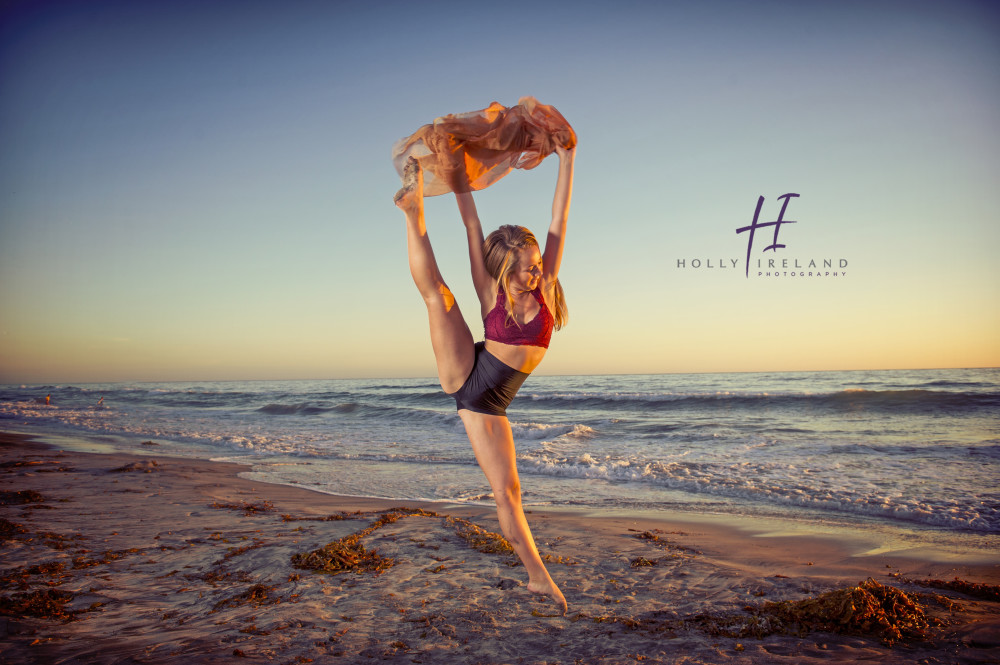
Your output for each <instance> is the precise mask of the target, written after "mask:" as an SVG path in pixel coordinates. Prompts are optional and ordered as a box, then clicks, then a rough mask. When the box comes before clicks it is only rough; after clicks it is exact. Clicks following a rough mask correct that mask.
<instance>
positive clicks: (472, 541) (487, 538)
mask: <svg viewBox="0 0 1000 665" xmlns="http://www.w3.org/2000/svg"><path fill="white" fill-rule="evenodd" d="M448 524H451V525H452V526H454V527H455V533H457V534H458V536H459V538H461V539H462V540H464V541H465V542H466V543H468V544H469V547H471V548H472V549H474V550H476V551H477V552H482V553H483V554H504V555H506V556H512V557H513V556H516V552H514V548H513V547H511V546H510V543H508V542H507V539H506V538H504V537H503V536H501V535H500V534H499V533H493V532H492V531H487V530H486V529H484V528H482V527H480V526H477V525H475V524H473V523H472V522H470V521H468V520H463V519H461V518H458V517H449V518H448Z"/></svg>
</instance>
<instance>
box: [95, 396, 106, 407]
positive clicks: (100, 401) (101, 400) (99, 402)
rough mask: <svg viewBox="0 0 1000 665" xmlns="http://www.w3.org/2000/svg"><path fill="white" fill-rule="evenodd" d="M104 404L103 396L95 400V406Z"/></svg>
mask: <svg viewBox="0 0 1000 665" xmlns="http://www.w3.org/2000/svg"><path fill="white" fill-rule="evenodd" d="M103 404H104V398H103V397H102V398H101V399H99V400H97V406H102V405H103Z"/></svg>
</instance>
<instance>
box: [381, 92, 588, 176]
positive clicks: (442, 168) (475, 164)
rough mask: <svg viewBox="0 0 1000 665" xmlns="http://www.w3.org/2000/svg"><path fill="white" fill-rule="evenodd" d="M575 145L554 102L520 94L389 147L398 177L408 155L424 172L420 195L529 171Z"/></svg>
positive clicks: (459, 115)
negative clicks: (509, 103) (510, 101)
mask: <svg viewBox="0 0 1000 665" xmlns="http://www.w3.org/2000/svg"><path fill="white" fill-rule="evenodd" d="M557 144H558V145H561V146H563V147H564V148H567V149H568V148H573V147H574V146H576V133H575V132H574V131H573V128H572V127H570V126H569V123H568V122H566V118H564V117H562V114H561V113H559V111H557V110H556V109H555V107H553V106H549V105H547V104H540V103H539V102H538V100H537V99H535V98H534V97H522V98H521V99H519V100H518V102H517V106H511V107H509V108H508V107H505V106H501V105H500V104H499V103H497V102H493V103H492V104H490V105H489V107H488V108H485V109H483V110H481V111H470V112H469V113H455V114H452V115H446V116H444V117H443V118H438V119H437V120H435V121H434V122H433V123H431V124H429V125H424V126H423V127H421V128H420V129H418V130H417V131H416V132H414V133H413V134H412V135H411V136H408V137H406V138H404V139H400V140H399V141H397V142H396V145H394V146H393V148H392V162H393V164H394V165H395V167H396V171H398V172H399V174H400V176H402V175H403V165H404V164H405V163H406V160H407V159H408V158H409V157H416V158H417V161H419V162H420V167H421V168H422V170H423V173H424V196H437V195H438V194H446V193H448V192H467V191H475V190H479V189H485V188H486V187H489V186H490V185H492V184H493V183H495V182H496V181H497V180H499V179H500V178H502V177H504V176H505V175H507V174H508V173H510V170H511V169H533V168H535V167H536V166H538V165H539V164H541V163H542V160H543V159H545V158H546V157H548V156H549V155H551V154H552V153H553V152H554V151H555V147H556V145H557Z"/></svg>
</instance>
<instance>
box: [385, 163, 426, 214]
mask: <svg viewBox="0 0 1000 665" xmlns="http://www.w3.org/2000/svg"><path fill="white" fill-rule="evenodd" d="M423 199H424V174H423V172H422V171H421V170H420V163H419V162H418V161H417V160H416V158H414V157H410V158H409V159H407V160H406V164H405V165H404V166H403V187H402V189H400V190H399V191H398V192H396V195H395V196H394V197H392V200H393V201H394V202H395V203H396V207H398V208H400V209H401V210H403V211H406V210H410V209H415V208H418V207H420V205H422V204H423Z"/></svg>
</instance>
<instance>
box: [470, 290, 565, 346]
mask: <svg viewBox="0 0 1000 665" xmlns="http://www.w3.org/2000/svg"><path fill="white" fill-rule="evenodd" d="M531 295H533V296H535V300H537V301H538V304H539V305H541V308H540V309H539V310H538V314H536V315H535V318H533V319H532V320H531V321H528V322H527V323H526V324H524V325H523V326H518V325H517V323H515V322H514V321H511V322H509V323H508V322H507V306H506V303H507V298H506V296H505V295H504V292H503V287H498V288H497V304H496V306H495V307H494V308H493V309H491V310H490V313H489V314H487V315H486V318H485V319H483V327H484V328H486V339H488V340H491V341H494V342H500V343H502V344H513V345H515V346H541V347H543V348H546V349H547V348H549V340H550V339H551V338H552V328H553V326H554V325H555V319H553V318H552V312H550V311H549V308H548V307H547V306H546V305H545V301H544V300H543V299H542V292H541V290H540V289H539V288H536V289H535V290H534V291H532V292H531Z"/></svg>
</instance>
